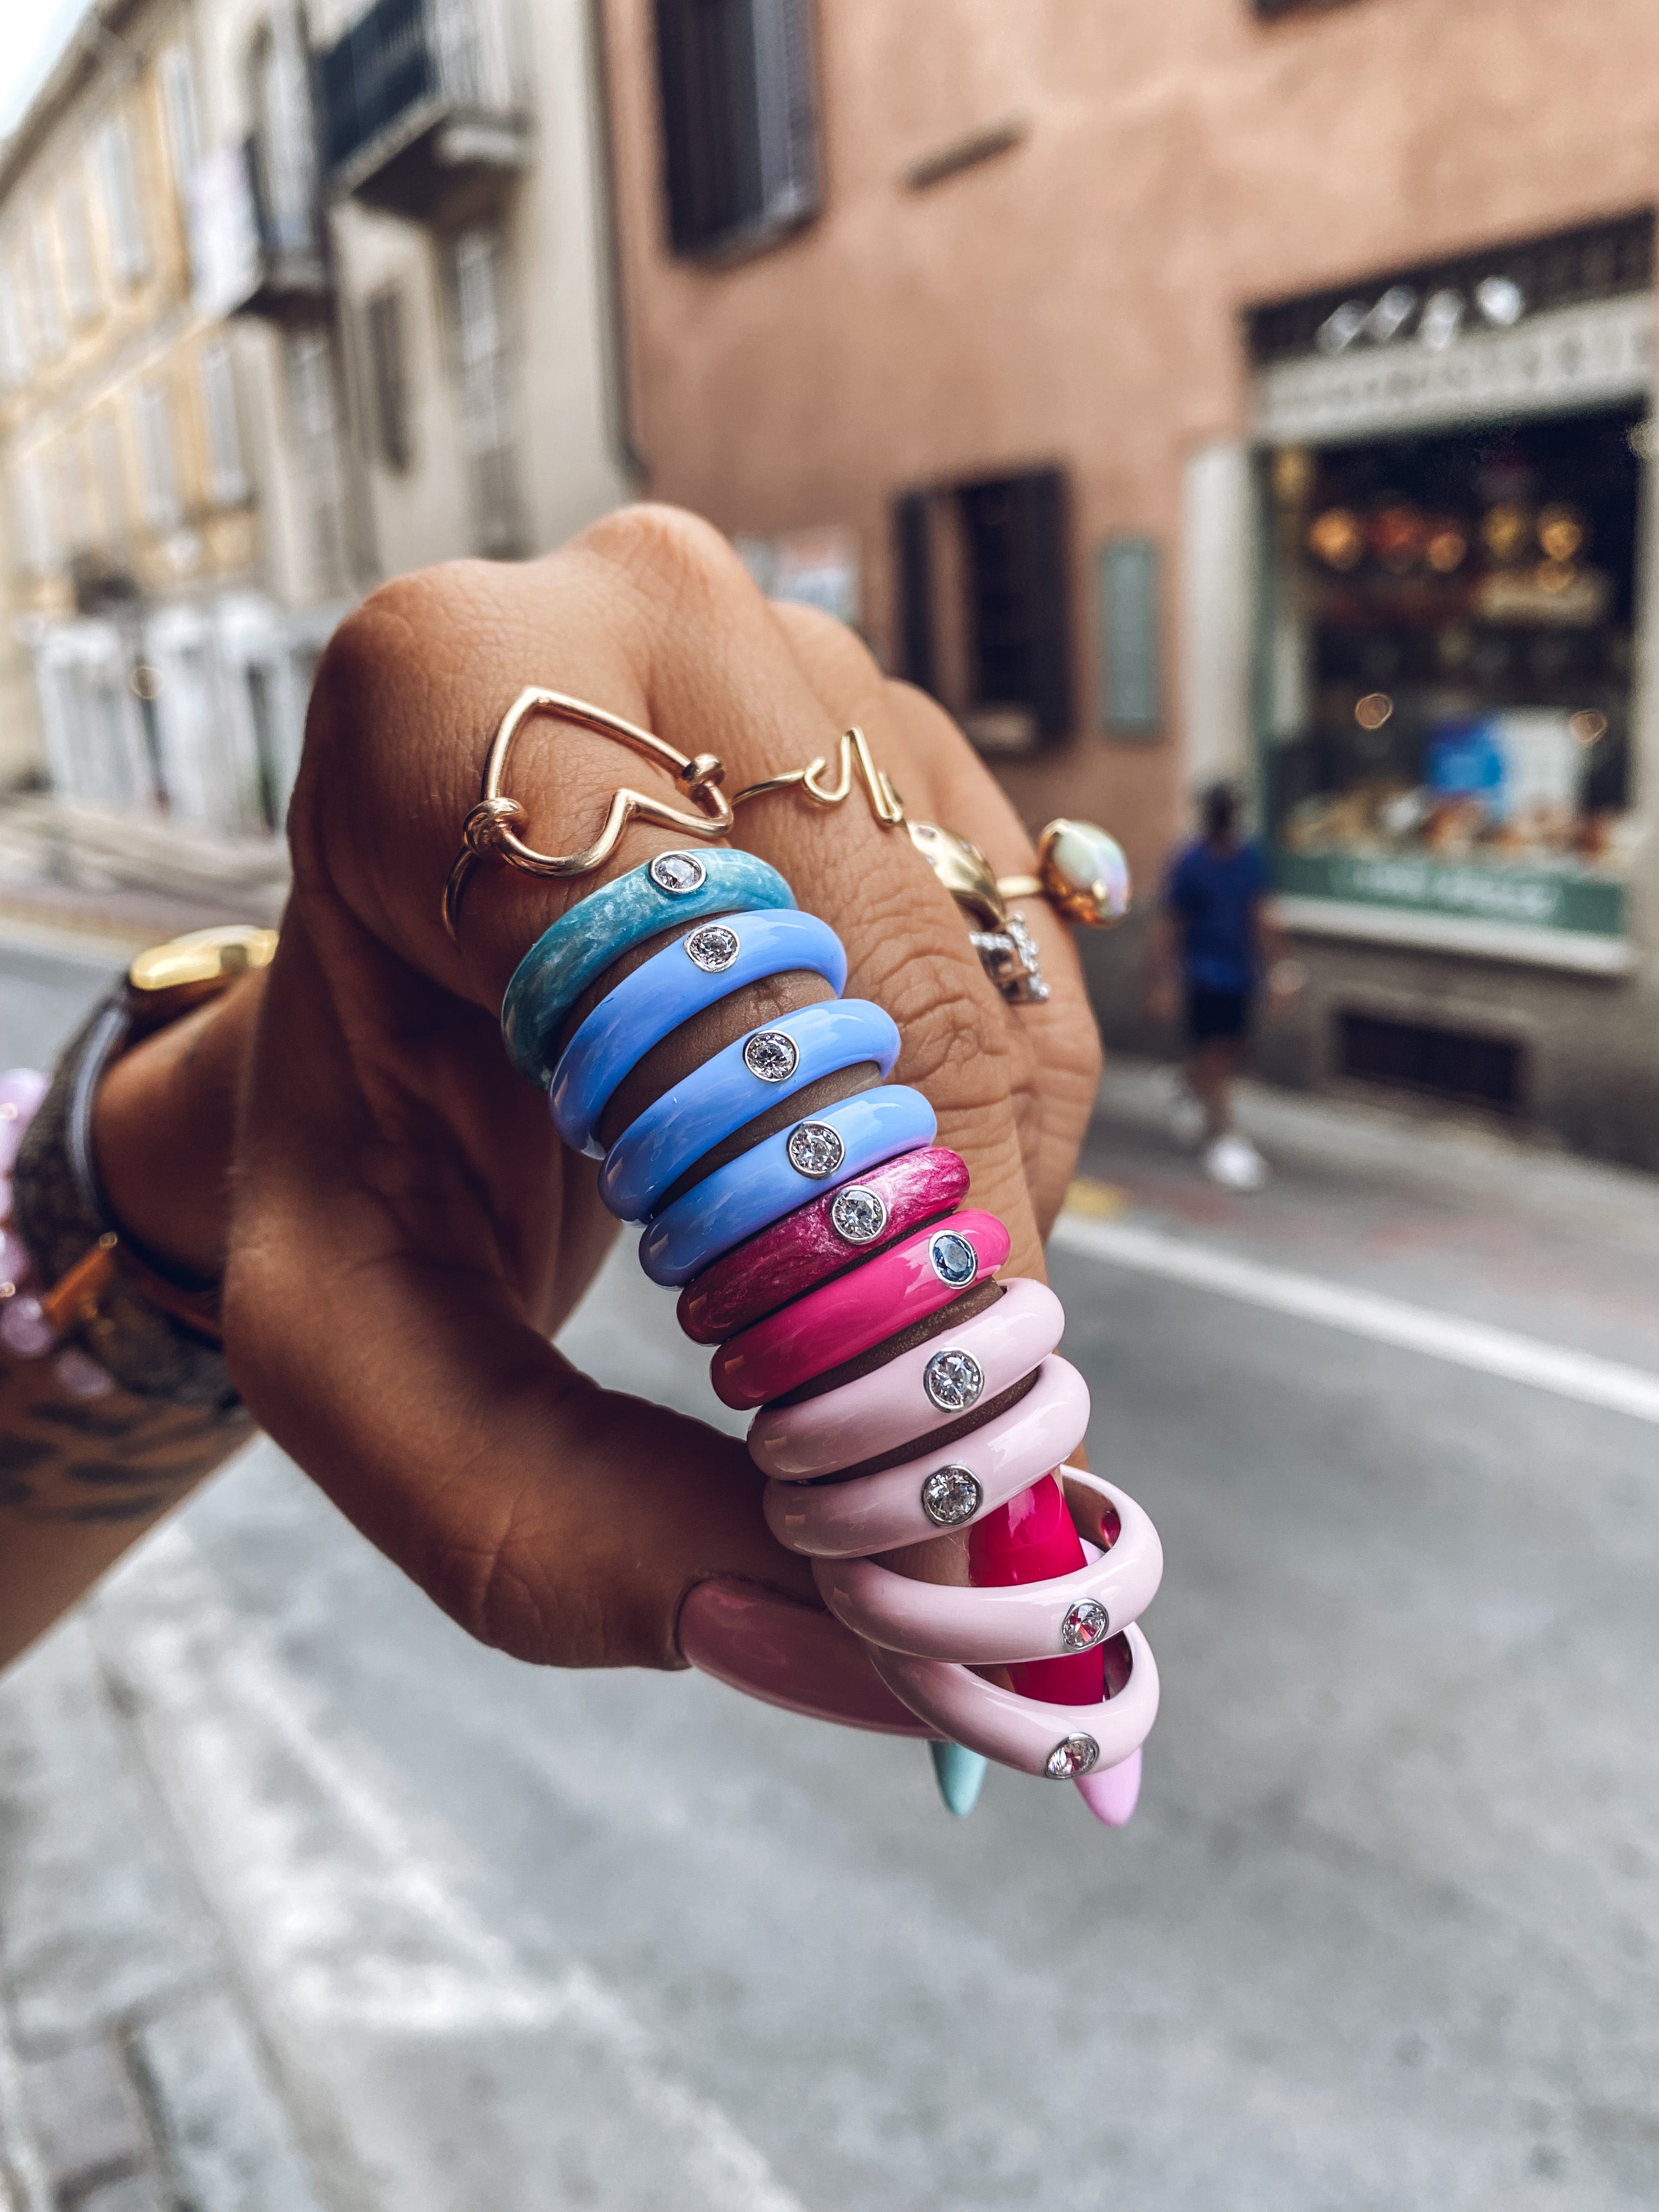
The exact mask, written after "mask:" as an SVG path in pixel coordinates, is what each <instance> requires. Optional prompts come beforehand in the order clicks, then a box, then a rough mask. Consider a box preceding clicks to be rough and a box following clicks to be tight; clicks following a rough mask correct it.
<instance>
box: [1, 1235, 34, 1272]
mask: <svg viewBox="0 0 1659 2212" xmlns="http://www.w3.org/2000/svg"><path fill="white" fill-rule="evenodd" d="M28 1271H29V1255H28V1254H27V1252H26V1251H25V1250H24V1249H23V1248H22V1246H21V1243H19V1242H18V1240H17V1239H16V1237H14V1236H13V1235H12V1233H11V1231H10V1230H9V1229H0V1283H21V1281H22V1279H23V1278H24V1276H25V1275H27V1273H28Z"/></svg>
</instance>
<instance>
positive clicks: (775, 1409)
mask: <svg viewBox="0 0 1659 2212" xmlns="http://www.w3.org/2000/svg"><path fill="white" fill-rule="evenodd" d="M1065 1328H1066V1314H1065V1310H1064V1308H1063V1307H1062V1306H1061V1304H1060V1300H1059V1299H1058V1298H1057V1297H1055V1296H1054V1292H1053V1291H1051V1290H1050V1289H1049V1288H1048V1285H1047V1284H1046V1283H1038V1282H1033V1281H1031V1280H1030V1279H1029V1278H1026V1277H1024V1276H1018V1277H1016V1278H1015V1279H1014V1280H1013V1281H1012V1282H1010V1283H1007V1284H1006V1285H1004V1286H1003V1294H1002V1296H1001V1297H1000V1298H999V1299H998V1300H997V1302H996V1304H994V1305H992V1306H987V1307H986V1309H985V1310H984V1311H983V1312H981V1313H977V1314H975V1315H974V1316H973V1317H972V1319H971V1320H969V1321H965V1322H962V1323H961V1324H960V1326H959V1327H957V1328H952V1329H950V1330H948V1331H946V1332H945V1333H944V1334H941V1335H939V1336H937V1337H933V1338H930V1339H929V1340H927V1342H926V1343H925V1344H919V1345H916V1346H915V1347H914V1348H913V1349H912V1350H910V1351H908V1352H901V1353H900V1354H899V1356H898V1357H897V1358H896V1359H890V1360H889V1361H888V1363H887V1364H886V1365H885V1366H884V1367H878V1368H876V1369H874V1370H872V1372H871V1373H870V1374H868V1375H860V1376H858V1378H857V1379H856V1381H854V1382H852V1383H841V1384H840V1385H839V1386H838V1387H837V1388H836V1389H833V1390H826V1391H824V1392H823V1394H822V1395H820V1396H818V1397H816V1398H807V1399H805V1400H803V1401H801V1402H800V1403H799V1404H798V1405H793V1406H767V1407H763V1408H762V1410H761V1411H760V1412H759V1413H757V1414H756V1416H755V1419H754V1420H753V1421H752V1422H751V1423H750V1430H749V1451H750V1457H751V1458H752V1459H753V1460H754V1461H755V1462H757V1465H758V1466H759V1467H760V1468H762V1469H763V1471H764V1472H765V1473H766V1474H771V1475H781V1476H782V1477H784V1478H785V1479H786V1480H790V1481H796V1482H799V1481H803V1480H811V1478H812V1477H813V1476H815V1475H820V1474H834V1473H836V1471H837V1469H839V1468H846V1467H849V1466H853V1465H855V1464H856V1463H857V1462H859V1461H860V1460H864V1459H872V1458H874V1457H875V1456H876V1455H878V1454H879V1453H881V1452H885V1451H890V1450H891V1449H893V1447H894V1446H895V1445H896V1444H904V1443H908V1442H909V1441H910V1440H911V1439H912V1438H913V1437H915V1438H921V1437H925V1436H926V1435H927V1433H928V1431H930V1430H933V1429H936V1428H939V1427H941V1426H943V1425H945V1424H947V1423H949V1422H951V1421H954V1420H956V1419H958V1418H959V1417H960V1416H961V1415H962V1414H963V1413H971V1412H972V1410H973V1408H974V1407H975V1406H977V1405H980V1404H982V1403H984V1402H986V1401H989V1400H991V1399H994V1398H996V1397H998V1396H1000V1395H1001V1393H1002V1392H1003V1391H1005V1390H1006V1389H1010V1388H1011V1387H1012V1385H1013V1384H1014V1383H1018V1382H1020V1381H1022V1380H1023V1379H1024V1377H1025V1376H1027V1375H1029V1374H1030V1372H1031V1370H1033V1369H1034V1368H1035V1367H1036V1366H1037V1365H1038V1364H1040V1363H1041V1362H1042V1360H1044V1359H1046V1358H1047V1357H1048V1354H1049V1353H1050V1352H1052V1351H1053V1350H1054V1346H1056V1345H1057V1344H1058V1343H1059V1341H1060V1337H1061V1335H1062V1334H1063V1333H1064V1330H1065Z"/></svg>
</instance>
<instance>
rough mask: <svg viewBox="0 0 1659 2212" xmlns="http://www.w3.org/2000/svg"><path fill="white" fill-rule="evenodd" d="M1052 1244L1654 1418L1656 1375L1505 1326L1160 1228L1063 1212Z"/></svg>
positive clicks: (1658, 1399) (1657, 1412)
mask: <svg viewBox="0 0 1659 2212" xmlns="http://www.w3.org/2000/svg"><path fill="white" fill-rule="evenodd" d="M1053 1241H1054V1243H1056V1244H1057V1245H1059V1246H1060V1249H1061V1250H1062V1251H1066V1252H1075V1253H1077V1254H1079V1255H1080V1256H1082V1257H1083V1258H1085V1259H1089V1260H1103V1261H1107V1262H1108V1263H1109V1265H1110V1266H1112V1267H1133V1268H1136V1269H1138V1270H1139V1272H1140V1273H1143V1274H1148V1275H1162V1276H1164V1278H1165V1279H1167V1280H1169V1281H1170V1282H1176V1283H1190V1284H1191V1285H1193V1287H1194V1289H1195V1290H1200V1291H1216V1292H1218V1294H1219V1295H1220V1296H1221V1297H1229V1298H1240V1299H1243V1302H1244V1303H1245V1304H1247V1305H1253V1306H1263V1307H1266V1308H1267V1310H1269V1311H1270V1312H1273V1313H1282V1314H1291V1315H1294V1316H1295V1317H1296V1318H1297V1320H1298V1321H1312V1322H1320V1323H1322V1326H1324V1327H1325V1328H1340V1329H1345V1330H1346V1331H1347V1333H1348V1334H1350V1335H1351V1336H1366V1337H1370V1339H1371V1340H1372V1341H1373V1342H1374V1343H1377V1344H1394V1345H1398V1346H1401V1348H1402V1349H1403V1350H1405V1351H1407V1352H1422V1353H1424V1354H1425V1356H1426V1357H1427V1358H1431V1359H1444V1360H1448V1361H1449V1362H1450V1363H1451V1364H1452V1365H1454V1366H1455V1367H1472V1368H1474V1369H1475V1370H1477V1372H1479V1373H1480V1374H1483V1375H1498V1376H1503V1378H1504V1380H1505V1381H1506V1382H1510V1383H1528V1384H1530V1385H1531V1387H1532V1388H1533V1389H1535V1390H1553V1392H1554V1393H1555V1395H1557V1396H1558V1397H1561V1398H1576V1399H1577V1400H1578V1401H1579V1402H1580V1403H1581V1404H1583V1405H1586V1406H1605V1407H1610V1408H1611V1409H1612V1410H1613V1412H1614V1413H1628V1414H1630V1415H1631V1416H1632V1419H1635V1420H1638V1421H1654V1422H1659V1375H1656V1374H1650V1373H1648V1372H1647V1371H1646V1370H1644V1369H1642V1368H1640V1367H1626V1366H1623V1365H1621V1364H1620V1363H1619V1362H1618V1361H1617V1360H1613V1359H1601V1358H1597V1356H1596V1355H1595V1353H1594V1352H1573V1351H1571V1350H1569V1349H1568V1347H1567V1346H1565V1345H1559V1344H1546V1343H1544V1342H1543V1341H1542V1340H1541V1339H1539V1338H1537V1337H1532V1336H1522V1335H1521V1334H1519V1333H1518V1332H1517V1331H1516V1330H1514V1329H1507V1328H1494V1327H1493V1326H1492V1324H1491V1323H1490V1322H1482V1321H1467V1320H1465V1319H1464V1318H1463V1317H1462V1316H1461V1315H1457V1314H1447V1313H1437V1312H1435V1311H1434V1310H1432V1309H1431V1308H1430V1307H1428V1306H1418V1305H1413V1304H1409V1303H1408V1302H1407V1300H1406V1299H1404V1298H1391V1297H1384V1296H1383V1295H1382V1294H1381V1293H1380V1292H1378V1291H1357V1290H1353V1289H1351V1288H1350V1287H1349V1286H1348V1285H1346V1284H1345V1283H1333V1282H1328V1281H1326V1280H1325V1279H1323V1278H1322V1276H1318V1275H1301V1274H1295V1273H1291V1270H1290V1269H1289V1268H1285V1267H1262V1266H1261V1264H1260V1262H1259V1261H1255V1260H1242V1259H1240V1258H1238V1257H1237V1255H1236V1254H1234V1253H1231V1252H1219V1251H1218V1250H1217V1249H1215V1247H1214V1246H1213V1245H1209V1244H1198V1243H1191V1242H1189V1241H1188V1239H1187V1238H1186V1237H1171V1236H1170V1235H1169V1234H1168V1232H1167V1231H1164V1230H1160V1229H1138V1228H1136V1227H1134V1226H1133V1225H1132V1224H1130V1223H1127V1222H1122V1221H1090V1220H1085V1219H1084V1218H1081V1217H1080V1216H1079V1215H1077V1214H1073V1213H1062V1214H1061V1215H1060V1219H1059V1220H1058V1221H1057V1222H1056V1223H1055V1225H1054V1239H1053Z"/></svg>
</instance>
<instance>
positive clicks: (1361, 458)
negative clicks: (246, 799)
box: [1251, 216, 1653, 1107]
mask: <svg viewBox="0 0 1659 2212" xmlns="http://www.w3.org/2000/svg"><path fill="white" fill-rule="evenodd" d="M1652 262H1653V225H1652V221H1651V218H1650V217H1648V216H1638V217H1632V218H1629V219H1626V220H1625V221H1622V222H1617V223H1613V224H1608V225H1605V226H1602V227H1601V228H1597V229H1595V230H1593V231H1584V232H1579V233H1576V234H1572V235H1571V236H1567V237H1561V238H1554V239H1547V240H1538V241H1534V242H1532V243H1529V244H1525V245H1522V246H1510V247H1508V248H1504V249H1494V250H1493V251H1492V252H1489V253H1486V254H1478V255H1475V256H1472V257H1470V258H1467V259H1465V260H1463V261H1462V262H1459V263H1457V264H1445V265H1442V266H1438V267H1432V268H1427V269H1423V270H1416V271H1413V272H1411V273H1409V274H1407V275H1395V276H1384V277H1381V278H1378V279H1377V280H1376V281H1375V282H1374V283H1370V284H1367V285H1361V286H1357V287H1355V288H1353V289H1352V290H1351V291H1347V292H1345V293H1343V294H1340V295H1336V294H1332V295H1324V296H1322V297H1319V298H1316V299H1310V300H1304V301H1292V302H1290V303H1288V304H1286V305H1285V306H1281V307H1273V308H1268V309H1263V310H1261V311H1259V312H1258V313H1256V314H1255V316H1254V317H1253V319H1252V330H1251V338H1252V349H1253V353H1254V356H1255V428H1256V456H1257V467H1256V478H1255V481H1256V495H1257V503H1256V516H1257V520H1256V531H1257V546H1258V551H1259V556H1260V557H1259V558H1258V560H1257V562H1256V563H1255V568H1256V573H1257V575H1258V578H1259V608H1258V614H1259V620H1258V629H1257V653H1256V656H1255V659H1256V679H1255V717H1254V719H1255V737H1256V763H1257V772H1258V787H1259V791H1260V795H1261V811H1262V822H1263V828H1264V832H1265V834H1266V837H1267V842H1268V845H1269V848H1270V851H1271V855H1272V863H1273V875H1274V879H1275V882H1276V884H1277V885H1278V888H1279V894H1280V897H1281V900H1282V902H1283V908H1284V912H1285V919H1286V920H1287V921H1288V922H1290V924H1291V926H1292V927H1294V928H1295V929H1296V930H1297V932H1298V933H1300V934H1303V935H1304V936H1305V937H1307V938H1308V939H1311V940H1316V941H1319V940H1322V941H1324V942H1325V943H1327V944H1328V945H1331V946H1332V947H1333V948H1334V947H1338V946H1340V945H1344V944H1346V945H1350V946H1352V947H1354V948H1355V949H1356V951H1357V950H1358V946H1359V945H1372V946H1376V947H1378V948H1382V947H1392V948H1396V949H1398V950H1400V951H1415V952H1419V953H1436V954H1439V955H1442V956H1446V957H1449V958H1450V959H1452V960H1455V961H1457V962H1459V963H1468V962H1493V963H1504V965H1505V966H1506V967H1508V968H1509V969H1510V970H1512V971H1514V970H1523V969H1525V970H1532V971H1534V972H1536V971H1540V970H1556V971H1571V972H1577V974H1579V975H1583V976H1584V977H1586V978H1587V979H1588V978H1589V977H1592V976H1594V977H1599V978H1603V979H1608V980H1611V979H1614V978H1619V977H1621V976H1625V975H1629V974H1631V973H1632V970H1634V969H1636V968H1637V967H1638V964H1639V962H1640V945H1639V942H1638V939H1639V934H1640V933H1639V928H1638V919H1637V917H1638V909H1639V908H1640V904H1641V902H1640V900H1639V898H1633V885H1634V884H1635V882H1636V879H1637V878H1638V877H1639V875H1640V872H1641V870H1642V867H1643V866H1644V854H1645V853H1646V849H1647V846H1648V842H1649V840H1648V838H1647V834H1646V825H1645V823H1644V811H1646V807H1647V804H1648V802H1649V801H1650V798H1651V795H1652V794H1651V793H1650V790H1649V789H1648V788H1647V783H1646V778H1645V776H1644V763H1643V758H1642V755H1643V752H1644V744H1645V743H1646V739H1645V735H1644V733H1645V732H1646V730H1647V728H1648V726H1649V723H1650V700H1649V696H1648V694H1647V691H1646V689H1645V687H1644V677H1643V666H1644V656H1643V651H1642V643H1643V638H1644V632H1645V631H1646V630H1647V629H1648V628H1649V624H1648V623H1646V622H1645V621H1644V592H1645V590H1646V589H1647V587H1648V578H1649V575H1650V569H1651V565H1652V564H1651V562H1650V559H1649V557H1648V549H1647V546H1646V544H1645V532H1646V530H1647V520H1646V517H1647V501H1646V497H1645V492H1644V479H1645V476H1646V470H1645V467H1644V464H1645V462H1646V461H1647V459H1649V457H1650V437H1651V435H1652V433H1651V430H1650V425H1649V421H1648V411H1649V404H1650V392H1651V385H1652V378H1653V364H1652V350H1653V297H1652V282H1653V270H1652ZM1349 972H1350V974H1351V975H1352V977H1353V978H1354V979H1355V983H1356V987H1357V988H1358V995H1359V997H1360V998H1361V999H1362V1000H1363V997H1364V990H1363V985H1364V977H1365V974H1366V972H1367V971H1366V970H1365V969H1364V967H1363V965H1362V966H1361V967H1360V968H1356V969H1350V971H1349ZM1371 972H1373V973H1374V972H1375V971H1374V970H1373V971H1371ZM1421 972H1423V971H1422V970H1421V969H1419V973H1421ZM1339 973H1340V970H1339ZM1392 980H1393V985H1394V987H1395V996H1396V997H1399V996H1400V995H1401V975H1400V973H1399V972H1398V971H1397V970H1396V972H1395V975H1394V977H1393V979H1392ZM1468 994H1474V995H1475V996H1477V997H1482V996H1484V997H1486V998H1488V999H1493V1000H1497V999H1502V1000H1505V1001H1507V1002H1508V1003H1510V1004H1513V1003H1514V1002H1515V992H1514V978H1513V975H1511V977H1510V981H1509V982H1508V983H1507V984H1506V985H1505V986H1504V988H1503V989H1502V990H1501V991H1494V990H1492V989H1489V990H1487V991H1486V992H1484V993H1483V992H1482V991H1481V988H1480V983H1479V981H1478V980H1477V981H1470V982H1468V987H1467V991H1466V995H1468ZM1353 995H1354V994H1353V993H1352V992H1351V993H1350V994H1349V996H1350V997H1351V998H1352V996H1353ZM1337 996H1338V997H1339V998H1340V996H1341V993H1340V989H1339V990H1338V991H1337ZM1361 1011H1362V1012H1363V1008H1362V1009H1361ZM1407 1011H1409V1010H1407ZM1608 1011H1609V1012H1610V1011H1611V1010H1608ZM1353 1012H1354V1009H1353V1007H1352V1006H1349V1007H1347V1008H1346V1010H1339V1013H1338V1016H1337V1017H1336V1018H1335V1020H1334V1028H1333V1036H1332V1038H1331V1039H1328V1040H1326V1041H1325V1042H1324V1043H1323V1044H1322V1046H1321V1048H1320V1050H1321V1052H1322V1054H1323V1057H1324V1060H1325V1063H1326V1066H1325V1071H1324V1072H1334V1073H1339V1074H1340V1073H1343V1072H1345V1071H1344V1069H1343V1067H1342V1066H1341V1065H1340V1062H1341V1060H1342V1055H1343V1053H1344V1051H1345V1049H1346V1047H1345V1045H1344V1042H1343V1038H1344V1036H1352V1035H1354V1034H1357V1032H1356V1031H1355V1030H1354V1029H1353V1022H1352V1017H1353ZM1345 1014H1346V1018H1347V1022H1348V1026H1347V1029H1346V1030H1344V1029H1343V1028H1342V1019H1343V1018H1344V1015H1345ZM1373 1026H1374V1025H1373ZM1520 1026H1521V1027H1522V1028H1524V1027H1525V1024H1524V1022H1522V1023H1521V1024H1520ZM1523 1057H1524V1055H1523V1054H1521V1053H1520V1050H1519V1047H1517V1051H1516V1054H1515V1055H1513V1056H1512V1060H1511V1063H1510V1064H1511V1066H1512V1067H1513V1068H1515V1069H1517V1070H1518V1069H1520V1068H1521V1067H1522V1060H1523ZM1316 1072H1318V1071H1316ZM1346 1072H1350V1073H1352V1072H1356V1071H1354V1070H1352V1069H1349V1070H1347V1071H1346ZM1358 1072H1361V1073H1363V1072H1364V1070H1363V1069H1362V1070H1360V1071H1358ZM1523 1085H1524V1076H1523V1075H1522V1074H1519V1073H1516V1074H1512V1075H1510V1076H1509V1077H1505V1078H1504V1083H1503V1085H1500V1086H1499V1089H1498V1090H1495V1091H1493V1093H1492V1103H1499V1104H1504V1105H1509V1106H1512V1107H1524V1106H1525V1104H1526V1103H1527V1102H1526V1100H1525V1099H1524V1098H1523V1097H1521V1096H1520V1095H1519V1092H1520V1090H1521V1088H1522V1087H1523ZM1452 1087H1453V1088H1455V1087H1456V1086H1455V1085H1453V1086H1452ZM1465 1087H1466V1088H1468V1086H1465ZM1500 1091H1506V1093H1507V1094H1512V1095H1500Z"/></svg>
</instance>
